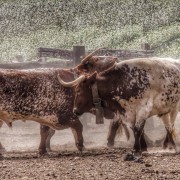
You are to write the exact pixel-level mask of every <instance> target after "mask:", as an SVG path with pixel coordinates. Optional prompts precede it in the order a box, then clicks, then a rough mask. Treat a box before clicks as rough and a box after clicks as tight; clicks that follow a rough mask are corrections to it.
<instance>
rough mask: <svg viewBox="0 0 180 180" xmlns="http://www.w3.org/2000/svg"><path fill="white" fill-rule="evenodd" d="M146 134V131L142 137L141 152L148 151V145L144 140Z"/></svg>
mask: <svg viewBox="0 0 180 180" xmlns="http://www.w3.org/2000/svg"><path fill="white" fill-rule="evenodd" d="M144 136H145V134H144V130H143V132H142V134H141V137H140V146H141V151H142V152H143V151H147V143H146V141H145V138H144Z"/></svg>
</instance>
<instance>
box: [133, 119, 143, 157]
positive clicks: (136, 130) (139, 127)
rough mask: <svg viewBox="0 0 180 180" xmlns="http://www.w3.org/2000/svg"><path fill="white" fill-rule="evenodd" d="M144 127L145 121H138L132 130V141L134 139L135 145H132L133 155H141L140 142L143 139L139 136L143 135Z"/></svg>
mask: <svg viewBox="0 0 180 180" xmlns="http://www.w3.org/2000/svg"><path fill="white" fill-rule="evenodd" d="M144 125H145V120H142V121H138V122H137V123H136V124H135V126H134V129H133V132H134V139H135V143H134V153H135V155H141V153H142V149H141V141H143V138H142V140H141V136H142V134H143V129H144ZM144 141H145V140H144Z"/></svg>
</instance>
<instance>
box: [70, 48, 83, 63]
mask: <svg viewBox="0 0 180 180" xmlns="http://www.w3.org/2000/svg"><path fill="white" fill-rule="evenodd" d="M84 54H85V46H73V60H74V65H75V66H76V65H77V64H79V63H80V58H81V56H83V55H84Z"/></svg>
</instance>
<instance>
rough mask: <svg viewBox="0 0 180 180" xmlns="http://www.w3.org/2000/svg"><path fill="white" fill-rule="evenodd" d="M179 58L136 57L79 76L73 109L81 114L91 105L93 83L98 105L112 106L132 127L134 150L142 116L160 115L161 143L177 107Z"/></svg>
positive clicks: (138, 151) (179, 100)
mask: <svg viewBox="0 0 180 180" xmlns="http://www.w3.org/2000/svg"><path fill="white" fill-rule="evenodd" d="M179 63H180V62H179V61H176V62H175V61H169V60H168V59H161V58H141V59H139V58H137V59H131V60H127V61H123V62H120V63H116V64H115V65H114V66H113V67H111V68H109V69H108V70H105V71H104V72H101V73H99V74H97V73H94V74H93V75H91V76H89V77H88V76H81V78H80V79H76V81H74V82H73V83H71V85H73V86H75V85H76V88H75V93H76V95H75V102H74V110H73V111H74V113H75V114H76V115H81V114H83V113H84V112H86V111H88V110H89V109H91V108H94V104H93V95H92V88H91V87H92V85H93V84H96V86H97V89H98V93H99V98H100V99H101V102H102V105H104V106H108V108H110V109H112V108H113V109H116V110H117V113H118V114H119V116H120V117H121V119H122V120H123V122H127V123H129V124H130V126H131V127H132V129H133V132H134V137H135V144H134V152H135V154H141V152H142V151H141V145H140V137H141V134H142V132H143V127H144V124H145V120H146V119H147V118H149V117H151V116H153V115H157V116H159V117H161V119H162V120H163V122H164V125H165V127H166V130H167V136H166V139H165V141H164V146H167V144H168V143H171V144H172V145H173V147H174V148H175V150H176V145H175V142H174V140H173V133H174V121H175V119H176V116H177V113H178V111H179V110H180V69H179Z"/></svg>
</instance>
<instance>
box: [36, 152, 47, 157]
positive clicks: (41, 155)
mask: <svg viewBox="0 0 180 180" xmlns="http://www.w3.org/2000/svg"><path fill="white" fill-rule="evenodd" d="M45 157H49V154H48V153H47V152H46V153H44V154H38V158H45Z"/></svg>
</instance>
